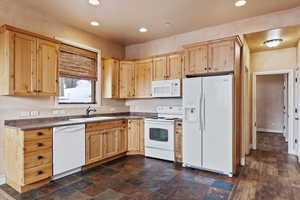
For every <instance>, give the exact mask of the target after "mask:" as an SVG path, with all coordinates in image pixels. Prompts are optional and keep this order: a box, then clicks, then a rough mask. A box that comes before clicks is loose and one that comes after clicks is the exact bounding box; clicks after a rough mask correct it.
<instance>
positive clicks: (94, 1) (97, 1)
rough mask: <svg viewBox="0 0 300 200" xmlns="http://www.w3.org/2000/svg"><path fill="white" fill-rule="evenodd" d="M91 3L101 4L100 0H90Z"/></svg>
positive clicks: (94, 4)
mask: <svg viewBox="0 0 300 200" xmlns="http://www.w3.org/2000/svg"><path fill="white" fill-rule="evenodd" d="M89 4H91V5H93V6H98V5H99V4H100V2H99V0H89Z"/></svg>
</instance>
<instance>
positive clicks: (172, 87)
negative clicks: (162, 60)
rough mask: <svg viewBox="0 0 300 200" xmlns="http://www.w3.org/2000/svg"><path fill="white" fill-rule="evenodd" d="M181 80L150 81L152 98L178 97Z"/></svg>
mask: <svg viewBox="0 0 300 200" xmlns="http://www.w3.org/2000/svg"><path fill="white" fill-rule="evenodd" d="M180 96H181V80H180V79H176V80H162V81H152V97H180Z"/></svg>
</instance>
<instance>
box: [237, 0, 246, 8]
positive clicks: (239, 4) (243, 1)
mask: <svg viewBox="0 0 300 200" xmlns="http://www.w3.org/2000/svg"><path fill="white" fill-rule="evenodd" d="M246 3H247V1H246V0H238V1H236V2H235V6H236V7H242V6H244V5H246Z"/></svg>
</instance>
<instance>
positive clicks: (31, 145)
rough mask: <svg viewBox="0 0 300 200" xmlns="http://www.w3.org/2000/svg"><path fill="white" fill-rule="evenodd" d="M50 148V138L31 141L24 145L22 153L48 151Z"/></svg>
mask: <svg viewBox="0 0 300 200" xmlns="http://www.w3.org/2000/svg"><path fill="white" fill-rule="evenodd" d="M51 147H52V138H48V139H43V140H33V141H28V142H25V143H24V152H25V153H29V152H33V151H38V150H43V149H49V148H51Z"/></svg>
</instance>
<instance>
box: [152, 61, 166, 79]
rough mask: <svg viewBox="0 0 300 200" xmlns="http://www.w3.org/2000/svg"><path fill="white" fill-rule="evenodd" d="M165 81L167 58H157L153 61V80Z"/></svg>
mask: <svg viewBox="0 0 300 200" xmlns="http://www.w3.org/2000/svg"><path fill="white" fill-rule="evenodd" d="M166 79H167V57H166V56H162V57H157V58H154V59H153V80H154V81H160V80H166Z"/></svg>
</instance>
